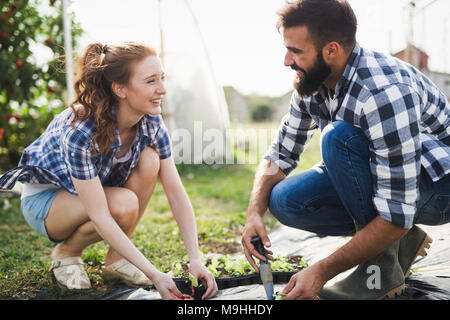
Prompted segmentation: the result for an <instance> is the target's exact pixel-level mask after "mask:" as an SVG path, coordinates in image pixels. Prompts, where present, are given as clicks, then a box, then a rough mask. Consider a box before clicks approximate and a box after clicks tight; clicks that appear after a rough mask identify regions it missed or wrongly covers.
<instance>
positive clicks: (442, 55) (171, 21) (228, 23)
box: [71, 0, 450, 96]
mask: <svg viewBox="0 0 450 320" xmlns="http://www.w3.org/2000/svg"><path fill="white" fill-rule="evenodd" d="M161 1H162V2H161V3H162V6H161V9H162V12H161V13H160V11H159V7H158V1H157V0H127V1H123V0H95V1H92V0H72V1H71V3H72V4H71V9H72V10H73V11H74V12H75V14H76V18H77V20H78V22H79V23H80V24H81V27H82V28H83V29H84V30H85V32H86V34H85V36H84V37H83V38H82V39H81V41H80V46H81V47H84V46H85V45H87V44H88V43H90V42H95V41H99V42H102V43H105V44H113V43H117V42H120V41H125V40H134V41H141V42H145V43H148V44H150V45H152V46H154V47H155V48H156V49H158V50H159V49H160V41H159V39H160V32H159V26H160V17H161V23H162V25H163V26H164V28H163V30H165V29H166V28H167V29H170V31H169V30H167V34H170V36H171V38H170V41H169V43H171V44H172V45H174V43H175V44H177V45H179V46H180V47H181V48H186V50H187V49H188V47H189V33H188V32H187V30H188V27H187V26H186V25H185V24H183V21H185V18H186V17H189V19H191V20H192V21H197V27H195V24H192V26H190V27H189V28H191V29H192V30H195V31H198V30H199V32H200V34H201V35H202V37H203V40H204V44H205V47H206V50H207V52H208V56H209V62H210V65H211V67H212V69H213V71H214V73H215V76H216V79H217V82H218V84H219V85H222V86H229V85H231V86H233V87H235V88H236V89H238V90H239V91H241V92H242V93H244V94H260V95H268V96H279V95H282V94H285V93H287V92H288V91H290V90H291V89H292V81H293V79H294V72H293V71H292V70H291V69H290V68H286V67H284V65H283V61H284V54H285V50H286V49H285V47H284V46H283V41H282V37H281V35H280V34H279V33H278V31H277V30H276V27H275V23H276V19H277V14H276V12H277V11H278V10H279V9H280V8H281V7H282V6H283V5H284V3H285V0H161ZM186 1H187V2H186ZM409 1H410V0H349V2H350V4H351V5H352V7H353V10H354V11H355V14H356V16H357V19H358V31H357V35H356V37H357V40H358V42H359V43H360V44H361V45H362V46H363V47H365V48H367V49H371V50H375V51H379V52H382V53H386V54H390V53H393V52H398V51H400V50H402V49H403V48H404V47H405V45H406V37H407V36H408V34H413V38H414V44H415V45H416V46H418V47H420V48H422V49H423V50H424V51H426V52H427V53H428V55H429V56H430V59H429V67H430V69H431V70H433V71H439V72H448V73H450V1H449V0H416V2H417V6H416V8H418V9H416V10H415V14H414V19H413V25H414V28H413V32H411V29H410V28H408V24H407V22H408V17H409V14H408V12H409V11H408V3H409ZM186 3H188V4H189V6H190V8H191V10H192V12H193V14H194V17H195V20H193V19H192V16H191V15H190V11H189V10H188V7H187V6H186ZM427 4H430V5H429V6H428V7H426V8H425V9H424V10H419V9H420V8H422V7H424V6H426V5H427ZM177 14H181V15H183V17H182V16H177ZM189 21H190V20H189ZM193 26H194V27H193Z"/></svg>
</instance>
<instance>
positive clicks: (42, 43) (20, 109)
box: [0, 0, 82, 170]
mask: <svg viewBox="0 0 450 320" xmlns="http://www.w3.org/2000/svg"><path fill="white" fill-rule="evenodd" d="M72 21H74V17H72ZM81 34H82V30H81V28H80V27H79V25H78V24H77V23H76V22H73V23H72V42H73V43H72V46H73V47H75V46H76V42H77V39H78V38H79V37H80V36H81ZM35 52H40V55H45V56H48V57H49V59H48V60H49V61H39V57H37V55H36V54H35ZM64 54H65V52H64V32H63V17H62V0H49V1H48V2H47V1H37V0H0V70H1V73H0V170H2V169H3V170H4V169H8V168H11V167H14V166H16V165H17V163H18V161H19V159H20V155H21V154H22V152H23V149H24V148H25V147H26V146H27V145H29V144H31V143H32V142H33V141H34V140H35V139H36V138H37V137H38V136H39V135H40V134H42V132H43V131H44V130H45V128H46V127H47V125H48V124H49V122H50V121H51V120H52V118H53V117H54V115H55V114H57V113H59V112H61V111H62V110H63V109H64V108H65V107H66V104H65V102H64V101H65V95H66V82H65V74H64V72H61V71H62V70H64V62H63V58H64Z"/></svg>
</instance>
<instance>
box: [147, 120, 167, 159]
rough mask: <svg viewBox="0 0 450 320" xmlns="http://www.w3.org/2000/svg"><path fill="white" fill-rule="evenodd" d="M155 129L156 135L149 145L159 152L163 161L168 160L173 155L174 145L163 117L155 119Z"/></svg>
mask: <svg viewBox="0 0 450 320" xmlns="http://www.w3.org/2000/svg"><path fill="white" fill-rule="evenodd" d="M154 128H155V132H156V133H155V135H154V137H153V139H152V140H151V141H150V144H149V145H150V146H151V147H152V148H154V149H155V150H156V152H158V154H159V158H160V159H161V160H163V159H167V158H169V157H170V156H171V155H172V145H171V141H170V136H169V131H168V129H167V127H166V125H165V124H164V121H163V119H162V117H161V116H158V117H156V118H155V120H154Z"/></svg>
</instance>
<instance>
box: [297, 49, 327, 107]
mask: <svg viewBox="0 0 450 320" xmlns="http://www.w3.org/2000/svg"><path fill="white" fill-rule="evenodd" d="M291 68H292V69H294V70H296V71H301V72H302V73H303V74H302V75H301V76H298V77H296V78H295V81H294V88H295V90H297V92H298V94H299V95H300V96H301V97H302V98H307V97H309V96H311V95H312V94H313V93H314V92H316V91H317V90H318V89H319V87H320V85H321V84H322V83H323V82H324V81H325V79H326V78H327V77H328V76H329V75H330V73H331V68H330V66H328V65H327V64H326V63H325V60H324V59H323V57H322V52H321V50H320V51H319V54H318V55H317V59H316V61H315V62H314V64H313V66H312V67H311V68H310V69H309V70H308V72H306V71H305V70H304V69H302V68H300V67H299V66H297V64H295V63H294V64H293V65H292V66H291Z"/></svg>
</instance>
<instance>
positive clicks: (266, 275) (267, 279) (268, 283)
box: [251, 237, 273, 300]
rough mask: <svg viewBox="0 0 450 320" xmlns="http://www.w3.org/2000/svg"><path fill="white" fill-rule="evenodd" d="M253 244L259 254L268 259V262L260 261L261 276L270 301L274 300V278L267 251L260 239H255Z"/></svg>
mask: <svg viewBox="0 0 450 320" xmlns="http://www.w3.org/2000/svg"><path fill="white" fill-rule="evenodd" d="M251 243H252V244H253V246H254V247H255V249H256V251H258V253H259V254H261V255H262V256H264V258H266V261H263V260H260V263H259V275H260V276H261V280H262V283H263V285H264V289H265V290H266V295H267V299H268V300H273V277H272V269H271V268H270V263H269V261H268V260H267V255H266V249H264V246H263V243H262V241H261V238H260V237H253V238H252V240H251Z"/></svg>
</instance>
